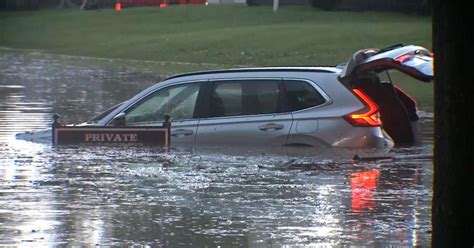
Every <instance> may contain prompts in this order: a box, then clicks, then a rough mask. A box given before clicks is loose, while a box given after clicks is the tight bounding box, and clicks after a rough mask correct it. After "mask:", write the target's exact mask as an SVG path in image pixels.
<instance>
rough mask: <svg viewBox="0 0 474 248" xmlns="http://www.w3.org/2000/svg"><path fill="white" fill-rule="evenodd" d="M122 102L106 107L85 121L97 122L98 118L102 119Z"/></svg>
mask: <svg viewBox="0 0 474 248" xmlns="http://www.w3.org/2000/svg"><path fill="white" fill-rule="evenodd" d="M122 104H123V102H121V103H119V104H116V105H114V106H112V107H110V108H108V109H107V110H105V111H104V112H102V113H100V114H98V115H96V116H94V117H92V118H90V119H89V120H88V121H87V123H97V122H99V121H100V120H102V119H103V118H104V117H105V116H107V115H108V114H110V113H112V111H114V110H115V109H117V108H118V107H119V106H121V105H122Z"/></svg>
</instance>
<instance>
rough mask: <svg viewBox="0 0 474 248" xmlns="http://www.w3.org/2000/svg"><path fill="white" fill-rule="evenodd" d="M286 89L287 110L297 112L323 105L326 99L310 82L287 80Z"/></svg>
mask: <svg viewBox="0 0 474 248" xmlns="http://www.w3.org/2000/svg"><path fill="white" fill-rule="evenodd" d="M284 87H285V93H286V95H285V96H286V97H285V103H286V104H285V108H284V109H285V110H286V111H297V110H302V109H307V108H311V107H315V106H318V105H321V104H323V103H325V102H326V99H324V97H323V96H322V95H321V94H320V93H319V92H318V91H317V90H316V89H315V88H314V87H313V86H312V85H310V84H309V83H308V82H304V81H297V80H287V81H285V82H284Z"/></svg>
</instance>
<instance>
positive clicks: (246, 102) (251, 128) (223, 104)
mask: <svg viewBox="0 0 474 248" xmlns="http://www.w3.org/2000/svg"><path fill="white" fill-rule="evenodd" d="M281 85H282V80H281V79H236V80H220V81H211V82H210V83H209V96H208V97H207V98H208V99H209V103H208V105H209V107H208V111H207V114H206V115H207V116H206V118H201V119H200V122H199V127H198V132H197V137H196V144H197V145H203V144H207V145H217V144H219V145H256V146H259V145H265V146H271V145H285V144H286V140H287V136H288V133H289V131H290V129H291V124H292V115H291V113H281V111H280V102H279V101H280V95H281Z"/></svg>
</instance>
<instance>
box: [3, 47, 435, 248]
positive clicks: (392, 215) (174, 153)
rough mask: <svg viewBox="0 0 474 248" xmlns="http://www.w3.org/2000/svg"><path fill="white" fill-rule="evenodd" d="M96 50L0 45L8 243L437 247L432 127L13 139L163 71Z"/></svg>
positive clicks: (87, 113) (116, 98) (88, 112)
mask: <svg viewBox="0 0 474 248" xmlns="http://www.w3.org/2000/svg"><path fill="white" fill-rule="evenodd" d="M91 61H92V59H86V60H84V59H80V58H74V57H65V56H58V55H48V54H42V53H37V52H32V51H9V50H2V51H0V154H1V156H0V246H5V245H6V246H9V245H12V246H31V247H38V246H95V245H100V246H130V245H148V246H152V247H292V246H300V247H301V246H318V247H319V246H348V245H354V246H429V245H430V239H431V234H430V230H431V222H430V218H431V197H432V187H431V185H432V174H433V170H432V160H431V158H430V156H431V154H432V130H433V128H432V126H433V118H432V114H431V113H430V111H429V110H425V111H423V112H421V124H422V130H423V140H424V145H422V146H420V147H412V148H397V149H394V150H392V151H389V152H388V153H383V155H384V156H391V157H393V158H392V159H381V160H375V161H365V162H359V163H354V162H353V161H352V160H351V158H352V156H354V155H355V154H361V156H379V155H380V154H381V152H380V151H372V152H371V151H357V150H343V149H328V150H326V151H316V150H311V149H308V148H296V149H278V150H269V151H266V150H254V149H249V150H244V149H237V150H236V149H234V148H228V149H226V148H219V149H217V148H215V149H214V148H203V149H201V148H178V147H177V148H171V149H169V150H163V149H160V148H151V147H53V146H51V145H50V144H36V143H30V142H26V141H19V140H15V138H14V134H15V133H18V132H22V131H28V130H36V129H41V128H45V127H49V126H50V124H51V117H52V114H53V113H60V114H61V119H62V121H63V122H65V123H78V122H82V121H85V120H87V119H88V118H89V117H91V116H93V115H95V114H97V113H99V112H101V111H102V110H104V109H106V108H107V107H109V106H112V105H114V104H116V103H118V102H120V101H123V100H126V99H128V98H129V97H131V96H132V95H134V94H135V93H137V92H138V91H140V90H141V89H144V88H145V87H147V86H148V85H150V84H152V83H153V82H154V81H158V80H159V79H160V78H161V76H160V75H154V74H153V73H151V72H150V71H143V70H140V66H139V65H137V67H130V66H122V65H121V64H120V63H119V62H117V61H110V64H112V65H113V66H109V64H105V65H104V63H102V64H101V65H100V66H98V65H97V64H95V63H92V62H91Z"/></svg>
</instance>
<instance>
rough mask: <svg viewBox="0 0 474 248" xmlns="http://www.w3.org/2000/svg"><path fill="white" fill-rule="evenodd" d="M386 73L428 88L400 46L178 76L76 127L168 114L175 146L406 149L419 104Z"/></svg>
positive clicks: (424, 55)
mask: <svg viewBox="0 0 474 248" xmlns="http://www.w3.org/2000/svg"><path fill="white" fill-rule="evenodd" d="M391 69H397V70H399V71H401V72H403V73H406V74H408V75H410V76H412V77H414V78H416V79H418V80H420V81H424V82H429V81H431V80H432V78H433V68H432V54H431V53H430V52H429V51H428V50H427V49H425V48H423V47H419V46H403V45H397V46H393V47H389V48H385V49H381V50H377V49H366V50H361V51H358V52H356V53H355V54H354V55H353V56H352V58H351V59H350V60H349V62H348V63H346V64H344V65H341V66H336V67H260V68H239V69H230V70H218V71H205V72H194V73H187V74H180V75H175V76H172V77H169V78H167V79H165V80H163V81H161V82H159V83H157V84H155V85H153V86H151V87H149V88H148V89H145V90H144V91H142V92H141V93H139V94H137V95H136V96H134V97H132V98H131V99H129V100H128V101H126V102H123V103H121V104H118V105H116V106H114V107H112V108H110V109H108V110H107V111H105V112H103V113H101V114H99V115H97V116H96V117H93V118H92V119H90V120H89V121H88V122H87V123H84V124H81V125H82V126H110V127H117V126H159V125H161V124H162V123H163V122H164V119H165V115H167V114H169V115H170V116H171V119H172V127H171V144H172V145H180V144H189V145H264V146H292V145H297V146H326V147H350V148H372V147H374V148H383V147H387V146H392V145H393V144H394V143H395V144H401V145H405V144H408V145H411V144H414V143H416V141H417V138H416V137H417V132H418V131H417V128H416V122H417V120H418V116H417V106H416V102H415V100H413V98H412V97H411V96H410V95H408V94H407V93H406V92H404V91H403V90H402V89H401V88H399V87H398V86H396V85H395V84H394V83H393V82H390V81H381V79H380V77H379V74H380V73H381V72H384V71H387V70H391ZM44 134H45V135H46V136H47V135H48V133H47V132H46V133H44ZM27 136H28V135H26V134H21V135H18V136H17V137H18V138H23V139H27Z"/></svg>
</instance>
